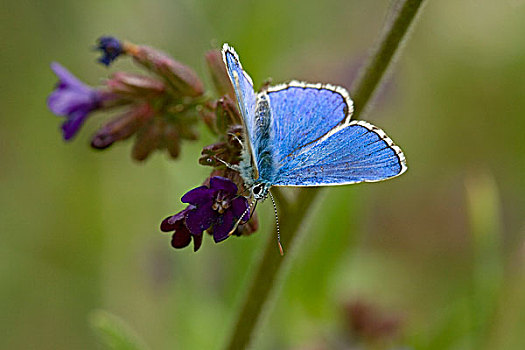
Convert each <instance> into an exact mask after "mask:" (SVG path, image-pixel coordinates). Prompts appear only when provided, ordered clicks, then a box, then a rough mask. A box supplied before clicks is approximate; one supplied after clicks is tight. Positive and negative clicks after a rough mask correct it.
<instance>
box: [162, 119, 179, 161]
mask: <svg viewBox="0 0 525 350" xmlns="http://www.w3.org/2000/svg"><path fill="white" fill-rule="evenodd" d="M164 143H165V145H166V148H167V149H168V152H169V154H170V156H171V157H172V158H177V157H178V156H179V154H180V137H179V134H178V132H177V128H176V127H175V126H174V125H171V124H167V125H166V127H165V128H164Z"/></svg>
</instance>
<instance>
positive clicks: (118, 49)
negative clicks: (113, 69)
mask: <svg viewBox="0 0 525 350" xmlns="http://www.w3.org/2000/svg"><path fill="white" fill-rule="evenodd" d="M97 49H98V50H100V51H102V57H100V58H99V59H98V61H99V62H100V63H102V64H104V65H106V66H109V65H110V64H111V62H113V61H114V60H116V59H117V57H118V56H120V55H121V54H123V53H124V49H123V47H122V43H121V42H120V41H119V40H118V39H116V38H114V37H112V36H102V37H100V38H99V39H98V46H97Z"/></svg>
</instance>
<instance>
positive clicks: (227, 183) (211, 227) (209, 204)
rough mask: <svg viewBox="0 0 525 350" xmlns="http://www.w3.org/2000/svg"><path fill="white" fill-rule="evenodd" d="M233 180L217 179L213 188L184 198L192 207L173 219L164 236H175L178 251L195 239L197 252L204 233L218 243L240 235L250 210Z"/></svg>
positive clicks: (164, 227) (213, 179)
mask: <svg viewBox="0 0 525 350" xmlns="http://www.w3.org/2000/svg"><path fill="white" fill-rule="evenodd" d="M237 192H238V190H237V186H236V185H235V184H234V183H233V182H232V181H231V180H229V179H227V178H224V177H221V176H213V177H211V178H210V180H209V185H208V186H206V185H203V186H200V187H197V188H194V189H192V190H191V191H189V192H187V193H186V194H185V195H184V196H182V198H181V201H182V202H184V203H188V206H187V207H186V208H185V209H184V210H182V211H181V212H179V213H177V214H175V215H173V216H169V217H167V218H166V219H164V221H163V222H162V224H161V226H160V227H161V230H162V231H164V232H171V231H174V232H173V236H172V240H171V244H172V246H173V247H174V248H183V247H186V246H187V245H188V244H189V243H190V241H191V239H192V238H193V243H194V247H193V249H194V251H197V250H198V249H199V248H200V245H201V242H202V233H203V232H204V231H208V232H209V233H210V234H211V235H213V239H214V241H215V242H216V243H218V242H222V241H224V240H225V239H226V238H228V237H229V236H231V235H232V234H234V233H235V232H236V231H237V234H239V231H238V225H239V224H245V223H246V222H247V221H248V220H249V219H250V208H249V205H248V201H247V200H246V198H245V197H243V196H241V195H239V194H238V193H237Z"/></svg>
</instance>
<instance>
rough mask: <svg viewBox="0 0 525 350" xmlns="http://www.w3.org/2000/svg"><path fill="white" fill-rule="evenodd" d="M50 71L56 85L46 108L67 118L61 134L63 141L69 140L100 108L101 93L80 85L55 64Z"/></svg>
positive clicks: (72, 76) (73, 77)
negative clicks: (53, 73)
mask: <svg viewBox="0 0 525 350" xmlns="http://www.w3.org/2000/svg"><path fill="white" fill-rule="evenodd" d="M51 69H52V70H53V72H55V74H56V76H57V77H58V84H57V86H56V89H55V90H54V91H53V92H52V93H51V95H49V97H48V99H47V106H48V107H49V109H50V110H51V111H52V112H53V113H55V114H56V115H59V116H65V117H66V118H67V119H66V121H65V122H64V123H63V124H62V132H63V136H64V139H65V140H69V139H71V138H72V137H73V136H75V134H76V133H77V131H78V130H79V129H80V127H81V126H82V124H83V123H84V121H85V120H86V118H87V117H88V115H89V114H90V113H91V112H92V111H94V110H96V109H98V108H100V106H101V104H102V101H103V99H104V97H103V93H102V92H101V91H98V90H95V89H94V88H92V87H90V86H88V85H86V84H84V83H82V82H81V81H80V80H78V79H77V78H76V77H75V76H74V75H73V74H71V73H70V72H69V71H68V70H67V69H66V68H64V67H62V66H61V65H60V64H58V63H56V62H54V63H52V64H51Z"/></svg>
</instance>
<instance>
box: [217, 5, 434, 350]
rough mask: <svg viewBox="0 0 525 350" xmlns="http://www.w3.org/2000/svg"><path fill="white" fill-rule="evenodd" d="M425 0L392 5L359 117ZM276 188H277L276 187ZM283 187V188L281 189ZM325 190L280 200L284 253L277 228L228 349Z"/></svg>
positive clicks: (356, 93) (362, 78)
mask: <svg viewBox="0 0 525 350" xmlns="http://www.w3.org/2000/svg"><path fill="white" fill-rule="evenodd" d="M423 1H424V0H399V1H398V2H397V3H396V4H395V5H394V6H393V8H392V13H391V14H390V15H389V17H388V18H389V19H390V20H388V21H387V23H386V24H385V28H384V30H383V34H382V35H381V37H380V40H379V43H378V45H377V46H376V47H375V48H374V51H373V53H372V55H371V56H370V59H369V61H368V63H367V65H366V66H365V68H364V69H363V70H362V71H361V73H360V75H359V78H358V79H357V81H356V83H355V84H354V86H353V89H352V92H353V94H352V96H353V100H354V103H355V105H356V106H357V108H356V113H355V114H354V118H357V117H358V116H359V114H360V112H362V111H363V110H364V108H365V107H366V105H367V103H368V102H369V100H370V98H371V97H372V94H373V93H374V90H375V89H376V88H377V86H378V85H379V83H380V81H381V78H382V77H383V76H384V74H385V72H386V70H387V68H388V66H389V64H390V62H391V61H392V59H393V57H394V56H395V55H396V54H397V53H398V49H399V48H400V46H401V43H402V42H403V39H404V38H405V37H406V34H407V31H408V29H409V27H410V24H411V23H413V21H414V19H415V17H416V14H417V13H418V10H419V9H420V8H421V5H422V3H423ZM272 191H273V190H272ZM277 191H279V190H277ZM320 193H321V188H304V189H301V190H298V191H297V197H296V199H295V200H294V201H293V202H289V201H287V200H285V199H284V198H285V197H284V196H280V195H278V197H279V198H280V199H281V200H280V202H281V203H280V206H279V207H280V218H281V222H280V224H281V232H283V233H284V234H283V235H282V243H283V246H284V249H285V252H286V253H285V255H284V257H281V256H280V255H279V250H278V249H277V240H276V232H275V228H274V234H272V235H270V236H269V237H268V241H267V243H266V246H265V248H264V252H263V254H262V255H261V256H260V258H259V262H258V265H257V268H256V272H255V275H254V276H253V279H252V281H251V283H250V285H249V287H248V289H247V291H246V294H245V296H244V300H243V302H242V305H241V307H240V309H239V312H238V314H237V315H236V320H235V323H234V325H233V328H232V332H231V333H230V335H229V338H228V340H227V344H226V346H225V349H228V350H239V349H246V348H247V347H248V346H249V344H250V342H251V340H252V338H253V334H254V331H255V330H256V326H257V325H258V323H259V321H260V319H261V315H262V311H263V309H264V306H265V304H266V303H267V301H268V299H269V296H270V295H271V294H272V291H274V290H275V289H276V287H277V286H278V285H279V283H278V281H277V278H278V277H279V272H280V271H282V266H283V263H284V262H285V261H287V260H288V256H291V254H290V251H291V250H292V248H293V245H294V242H296V241H297V237H298V236H299V234H300V232H301V231H302V230H301V228H302V227H303V226H304V225H303V224H304V221H305V218H307V216H308V214H309V213H310V211H311V209H312V204H313V202H314V200H315V199H316V198H317V197H318V196H319V194H320Z"/></svg>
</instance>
